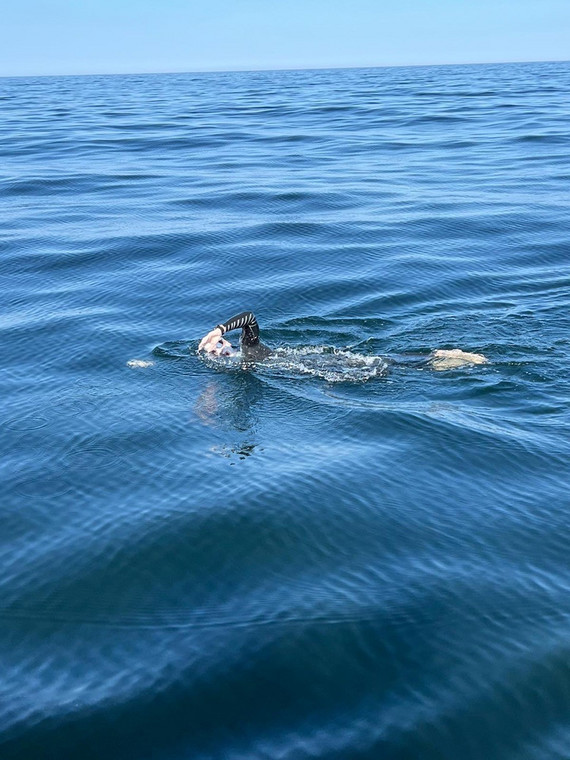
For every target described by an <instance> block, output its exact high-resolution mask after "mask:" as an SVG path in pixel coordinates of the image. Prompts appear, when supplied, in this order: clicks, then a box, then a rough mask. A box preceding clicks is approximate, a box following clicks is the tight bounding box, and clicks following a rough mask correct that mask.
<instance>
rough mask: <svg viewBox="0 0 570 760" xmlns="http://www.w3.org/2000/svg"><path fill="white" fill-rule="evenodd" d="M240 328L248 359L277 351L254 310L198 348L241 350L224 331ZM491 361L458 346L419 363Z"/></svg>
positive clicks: (444, 365)
mask: <svg viewBox="0 0 570 760" xmlns="http://www.w3.org/2000/svg"><path fill="white" fill-rule="evenodd" d="M240 328H241V336H240V348H241V355H242V357H243V359H244V360H245V361H247V362H259V361H263V360H264V359H268V358H269V357H271V356H272V355H273V351H272V350H271V349H270V348H268V346H265V345H264V344H263V343H261V341H260V340H259V325H258V323H257V319H256V318H255V315H254V313H253V312H251V311H243V312H241V313H240V314H236V316H235V317H232V318H231V319H228V320H227V321H226V322H221V323H220V324H218V325H216V327H214V329H213V330H210V332H209V333H207V334H206V335H205V336H204V337H203V338H202V340H201V341H200V344H199V346H198V351H199V352H200V351H204V352H205V353H206V354H208V355H210V356H232V355H233V354H235V353H237V350H236V349H235V348H234V347H233V346H232V344H231V343H230V342H229V341H227V340H226V339H225V338H224V335H225V334H226V333H228V332H231V331H232V330H238V329H240ZM487 361H488V359H487V358H486V357H485V356H483V355H482V354H475V353H469V352H467V351H462V350H461V349H458V348H455V349H437V350H435V351H432V353H431V354H429V356H427V357H421V359H420V362H419V363H421V364H423V365H424V366H425V364H426V363H427V364H428V365H429V366H431V368H432V369H434V370H445V369H455V368H457V367H462V366H465V365H470V364H486V363H487ZM406 363H409V362H406Z"/></svg>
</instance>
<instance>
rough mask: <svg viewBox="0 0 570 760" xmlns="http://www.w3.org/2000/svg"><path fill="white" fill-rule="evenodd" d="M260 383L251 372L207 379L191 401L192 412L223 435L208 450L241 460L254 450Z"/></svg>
mask: <svg viewBox="0 0 570 760" xmlns="http://www.w3.org/2000/svg"><path fill="white" fill-rule="evenodd" d="M261 398H262V383H261V382H260V381H259V380H258V379H257V378H256V377H254V376H253V375H251V374H245V373H244V374H243V375H240V376H235V375H233V376H226V377H223V378H222V379H217V378H216V379H214V380H210V381H209V382H208V383H207V385H206V386H205V388H204V389H203V390H202V392H201V393H200V395H199V396H198V398H197V399H196V403H195V404H194V415H195V417H196V418H197V419H198V420H199V421H200V423H201V424H203V425H205V426H207V427H210V428H213V429H215V430H216V432H217V433H218V436H216V437H218V438H219V437H220V435H221V437H222V438H223V441H222V442H218V443H216V444H215V445H213V446H212V447H211V450H212V451H213V452H214V453H216V454H220V455H222V456H225V457H228V458H230V459H231V458H234V457H237V458H239V459H241V460H244V459H247V458H248V457H250V456H251V455H252V454H253V453H254V451H256V449H257V446H258V442H257V432H256V429H257V424H258V415H257V412H256V406H257V405H258V403H259V402H260V400H261Z"/></svg>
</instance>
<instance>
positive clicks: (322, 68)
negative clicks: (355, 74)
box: [0, 58, 570, 79]
mask: <svg viewBox="0 0 570 760" xmlns="http://www.w3.org/2000/svg"><path fill="white" fill-rule="evenodd" d="M531 63H570V59H566V58H554V59H548V60H516V61H467V62H463V63H449V62H447V63H393V64H390V63H388V64H373V65H355V66H282V67H276V68H240V67H237V68H227V69H221V68H220V69H188V70H168V71H116V72H106V73H102V72H96V71H93V72H89V73H86V72H84V73H81V74H73V73H69V72H68V73H65V74H0V79H38V78H40V77H46V78H50V77H51V78H55V77H117V76H168V75H180V74H254V73H263V72H266V73H272V72H278V71H350V70H358V69H411V68H431V67H433V68H440V67H443V66H508V65H512V64H531Z"/></svg>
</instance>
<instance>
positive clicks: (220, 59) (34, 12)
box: [0, 0, 570, 76]
mask: <svg viewBox="0 0 570 760" xmlns="http://www.w3.org/2000/svg"><path fill="white" fill-rule="evenodd" d="M568 59H570V0H6V2H5V3H3V7H2V12H1V14H0V76H15V75H27V74H90V73H95V74H96V73H128V72H164V71H203V70H224V69H274V68H320V67H329V66H330V67H337V66H391V65H409V64H430V63H482V62H503V61H545V60H546V61H552V60H568Z"/></svg>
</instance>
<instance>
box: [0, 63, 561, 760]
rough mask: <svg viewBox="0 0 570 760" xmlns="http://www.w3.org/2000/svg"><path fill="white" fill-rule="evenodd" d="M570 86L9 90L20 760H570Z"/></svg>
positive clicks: (347, 84) (7, 628) (1, 227)
mask: <svg viewBox="0 0 570 760" xmlns="http://www.w3.org/2000/svg"><path fill="white" fill-rule="evenodd" d="M569 90H570V65H569V64H564V63H559V64H517V65H489V66H464V67H453V66H452V67H427V68H397V69H360V70H344V71H342V70H330V71H288V72H255V73H217V74H172V75H157V76H150V75H149V76H91V77H61V78H18V79H2V80H0V197H1V202H2V206H1V208H2V213H1V215H0V245H1V259H0V277H1V281H0V290H1V297H0V339H1V351H0V390H1V394H0V413H1V414H0V418H1V420H2V424H1V427H0V442H1V449H2V454H1V464H0V467H1V470H0V478H1V491H0V492H1V499H0V502H1V503H0V525H1V530H0V541H1V545H0V546H1V548H0V571H1V572H0V583H1V601H0V692H1V697H0V756H1V757H2V758H3V760H4V759H7V758H17V759H18V760H36V759H37V758H46V759H47V758H49V760H53V759H54V758H57V760H65V759H67V758H69V759H70V760H71V759H73V760H76V759H77V758H82V760H95V759H99V758H102V759H103V758H104V760H122V759H123V758H124V759H125V760H126V759H127V758H128V759H129V760H131V759H132V758H136V759H137V760H145V759H149V760H189V759H190V758H191V759H192V760H206V759H208V760H210V759H211V760H254V759H257V758H259V759H263V760H272V759H273V758H275V759H277V758H278V759H279V760H298V759H299V760H300V759H303V758H316V757H317V758H327V759H328V758H331V759H332V758H334V759H335V760H341V759H342V760H345V759H346V760H377V759H379V758H381V759H382V760H420V758H421V760H458V758H461V760H479V759H480V758H481V759H483V758H485V760H507V759H508V760H515V759H516V760H523V759H524V760H556V759H559V760H567V759H568V757H570V581H569V577H570V576H569V545H570V513H569V508H570V497H569V490H568V481H569V479H570V478H569V475H570V466H569V462H570V436H569V426H568V423H569V412H568V409H569V401H570V380H569V376H570V373H569V357H568V352H569V328H570V316H569V315H570V243H569V232H568V209H569V200H570V195H569V186H570V136H569V130H568V124H569V123H570V122H569V120H570V98H569V97H568V92H569ZM245 309H251V310H253V311H254V312H255V314H256V315H257V318H258V320H259V323H260V326H261V337H262V340H263V342H264V343H266V344H267V345H269V346H271V347H272V348H273V349H275V350H276V354H275V356H274V358H273V359H272V360H271V361H270V362H269V363H266V364H265V365H263V366H261V365H260V366H255V365H249V366H243V363H240V362H239V361H238V362H237V363H236V362H235V361H233V359H234V357H227V359H224V361H223V362H222V363H216V362H212V361H210V360H209V359H204V358H201V357H199V356H198V355H197V354H196V349H197V346H198V342H199V340H200V338H201V337H202V336H203V335H204V334H205V333H206V332H208V331H209V330H210V329H212V328H213V327H214V326H215V325H216V324H217V323H219V322H220V321H223V320H225V319H229V318H230V317H231V316H233V315H234V314H236V313H238V312H240V311H243V310H245ZM237 337H239V336H237V335H236V338H237ZM442 348H443V349H462V350H464V351H467V352H475V353H480V354H483V355H484V356H486V357H487V358H488V363H487V364H482V365H468V366H458V367H456V368H453V369H449V370H446V371H434V368H433V367H430V366H429V365H426V364H425V363H422V361H419V362H418V361H416V359H417V357H420V359H421V358H422V357H428V356H429V354H430V352H431V351H434V350H436V349H442ZM405 357H412V359H411V360H410V362H409V363H407V361H406V359H405ZM394 359H397V361H394Z"/></svg>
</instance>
